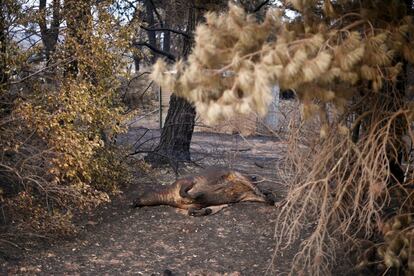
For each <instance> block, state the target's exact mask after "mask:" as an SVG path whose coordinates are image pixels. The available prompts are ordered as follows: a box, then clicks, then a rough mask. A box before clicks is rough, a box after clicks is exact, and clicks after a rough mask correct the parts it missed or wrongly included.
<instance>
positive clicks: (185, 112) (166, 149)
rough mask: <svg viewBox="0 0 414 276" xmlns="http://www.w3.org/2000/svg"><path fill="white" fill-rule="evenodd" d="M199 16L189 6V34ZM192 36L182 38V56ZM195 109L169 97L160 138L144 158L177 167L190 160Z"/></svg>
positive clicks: (185, 54) (175, 98)
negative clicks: (168, 105)
mask: <svg viewBox="0 0 414 276" xmlns="http://www.w3.org/2000/svg"><path fill="white" fill-rule="evenodd" d="M199 19H200V16H198V15H196V11H195V9H194V7H193V5H192V6H191V7H190V8H189V12H188V21H187V33H188V34H191V33H192V32H193V31H194V29H195V26H196V22H197V21H198V20H199ZM192 43H193V41H192V38H184V43H183V50H182V56H183V57H184V58H185V57H187V56H188V54H189V53H190V50H191V47H192ZM195 117H196V111H195V108H194V106H193V105H192V104H190V103H189V102H187V101H186V100H185V99H183V98H180V97H177V96H175V95H174V94H173V95H172V96H171V98H170V107H169V109H168V114H167V117H166V119H165V124H164V127H163V129H162V131H161V140H160V143H159V144H158V146H157V147H156V148H155V149H154V151H153V152H151V153H149V154H148V155H147V157H146V158H145V160H146V161H147V162H150V163H152V164H153V165H163V164H170V165H172V166H173V167H175V168H176V167H177V166H178V164H179V162H186V161H187V162H188V161H191V155H190V144H191V139H192V136H193V131H194V124H195Z"/></svg>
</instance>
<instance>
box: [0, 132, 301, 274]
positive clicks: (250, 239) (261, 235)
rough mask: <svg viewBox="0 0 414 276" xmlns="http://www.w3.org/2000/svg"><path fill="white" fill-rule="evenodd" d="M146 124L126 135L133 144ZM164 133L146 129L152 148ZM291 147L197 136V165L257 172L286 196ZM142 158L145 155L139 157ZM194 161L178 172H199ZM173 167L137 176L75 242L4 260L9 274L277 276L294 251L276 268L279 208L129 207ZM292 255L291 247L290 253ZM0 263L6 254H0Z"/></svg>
mask: <svg viewBox="0 0 414 276" xmlns="http://www.w3.org/2000/svg"><path fill="white" fill-rule="evenodd" d="M144 132H145V129H139V128H135V129H132V130H131V131H130V132H129V133H128V135H124V136H123V137H121V138H120V141H121V143H124V144H128V145H131V146H133V145H134V144H135V143H136V142H137V139H138V138H139V137H141V136H142V134H143V133H144ZM158 136H159V132H158V131H147V133H146V134H145V140H148V142H147V143H146V144H147V145H146V146H147V147H150V146H151V143H153V142H155V141H156V138H157V137H158ZM140 141H144V140H143V139H140ZM284 148H285V144H284V142H283V141H280V140H278V139H276V138H274V137H258V136H256V137H248V138H245V137H240V136H239V135H224V134H208V133H196V134H195V135H194V138H193V144H192V157H193V159H194V161H195V162H196V163H197V165H200V166H204V167H207V166H210V165H224V166H230V167H234V168H236V169H239V170H242V171H245V172H248V173H250V174H254V175H256V176H257V177H258V179H259V182H260V183H259V187H262V188H265V189H267V190H271V191H272V192H273V193H274V194H275V196H276V198H277V199H280V200H281V199H282V198H283V196H284V194H285V193H286V189H287V188H286V186H285V184H283V183H280V180H278V176H277V170H276V168H277V165H278V162H280V160H281V156H282V154H283V150H284ZM137 157H139V156H137ZM195 170H198V167H197V166H194V165H191V166H189V167H187V168H186V169H184V170H181V171H180V174H186V173H188V172H194V171H195ZM175 177H176V176H175V174H174V173H173V171H172V170H170V169H162V170H156V171H154V172H153V173H152V174H151V175H150V176H147V177H140V178H137V179H136V181H135V183H134V184H133V185H131V186H130V187H128V188H127V189H126V190H125V191H124V192H123V193H122V194H121V195H120V196H119V197H117V198H115V199H114V200H113V201H112V202H111V203H110V204H107V205H105V206H102V207H100V208H99V209H98V211H97V212H95V213H94V214H93V215H91V216H90V217H88V218H85V219H84V220H82V221H81V222H79V225H80V229H81V230H80V231H79V233H78V234H77V235H76V236H75V237H73V238H70V239H65V240H56V239H51V240H47V241H46V242H43V243H42V244H41V245H38V246H34V247H28V248H26V250H23V251H21V252H20V253H19V254H18V255H15V256H13V257H11V258H8V259H7V260H6V261H4V262H3V264H1V265H0V269H1V271H0V272H3V274H4V275H15V274H17V275H19V274H26V275H34V274H35V275H266V274H268V275H279V274H282V273H283V272H286V271H288V270H289V260H290V259H291V257H292V254H289V252H288V253H287V255H285V256H284V258H283V260H282V261H279V262H278V266H277V267H275V266H272V265H271V264H272V257H273V250H274V244H275V242H274V227H275V225H274V223H275V219H276V216H277V214H278V208H277V207H275V206H269V205H265V204H260V203H238V204H234V205H232V206H230V207H229V208H227V209H225V210H223V211H221V212H219V213H217V214H215V215H212V216H207V217H188V216H186V215H184V214H182V213H180V212H178V211H177V210H176V209H174V208H171V207H168V206H157V207H143V208H139V209H131V208H130V207H129V206H130V204H131V202H132V200H133V199H134V198H135V197H136V196H137V195H139V194H140V193H141V192H142V191H143V190H145V189H148V188H151V187H157V186H159V185H164V184H168V183H171V182H172V181H174V180H175ZM292 252H293V251H292ZM0 260H1V259H0Z"/></svg>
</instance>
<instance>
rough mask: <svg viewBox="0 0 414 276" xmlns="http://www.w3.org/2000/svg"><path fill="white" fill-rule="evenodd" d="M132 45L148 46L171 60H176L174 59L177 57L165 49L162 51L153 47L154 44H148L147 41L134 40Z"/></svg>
mask: <svg viewBox="0 0 414 276" xmlns="http://www.w3.org/2000/svg"><path fill="white" fill-rule="evenodd" d="M134 46H135V47H140V46H145V47H148V48H149V49H150V50H151V51H153V52H154V53H157V54H160V55H162V56H165V57H166V58H168V59H170V60H172V61H176V59H177V58H176V57H175V56H174V55H173V54H171V53H168V52H166V51H163V50H161V49H158V48H155V47H154V46H152V45H151V44H149V43H147V42H134Z"/></svg>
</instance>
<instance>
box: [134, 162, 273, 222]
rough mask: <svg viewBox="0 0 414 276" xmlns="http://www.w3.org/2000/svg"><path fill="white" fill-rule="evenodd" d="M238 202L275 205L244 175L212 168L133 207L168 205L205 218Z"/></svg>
mask: <svg viewBox="0 0 414 276" xmlns="http://www.w3.org/2000/svg"><path fill="white" fill-rule="evenodd" d="M242 201H255V202H263V203H268V204H271V205H274V203H275V200H274V197H273V194H272V193H263V192H262V191H260V190H259V189H258V188H257V187H256V186H255V185H254V184H253V183H252V180H251V178H250V177H248V176H247V175H244V174H242V173H240V172H238V171H235V170H231V169H224V168H215V167H213V168H209V169H206V170H203V171H201V172H200V173H198V174H195V175H191V176H187V177H184V178H181V179H178V180H176V181H175V182H174V183H172V184H171V185H169V186H167V187H165V188H163V189H162V190H161V191H158V192H155V191H150V192H146V193H144V194H143V195H142V196H140V197H138V198H137V199H136V200H135V201H134V203H133V207H142V206H153V205H170V206H173V207H177V208H180V209H185V210H188V215H190V216H205V215H211V214H215V213H217V212H218V211H220V210H221V209H223V208H224V207H226V206H228V204H231V203H236V202H242Z"/></svg>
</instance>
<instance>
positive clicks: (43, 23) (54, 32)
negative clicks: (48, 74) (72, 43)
mask: <svg viewBox="0 0 414 276" xmlns="http://www.w3.org/2000/svg"><path fill="white" fill-rule="evenodd" d="M46 2H47V1H46V0H40V1H39V13H40V17H39V21H38V24H39V27H40V34H41V38H42V42H43V46H44V47H45V56H46V61H49V60H50V55H51V54H52V53H53V52H54V50H55V48H56V44H57V41H58V37H59V25H60V1H59V0H53V8H52V13H53V14H52V22H51V23H50V28H48V27H47V20H46V13H47V11H46Z"/></svg>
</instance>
